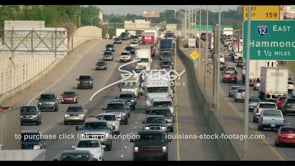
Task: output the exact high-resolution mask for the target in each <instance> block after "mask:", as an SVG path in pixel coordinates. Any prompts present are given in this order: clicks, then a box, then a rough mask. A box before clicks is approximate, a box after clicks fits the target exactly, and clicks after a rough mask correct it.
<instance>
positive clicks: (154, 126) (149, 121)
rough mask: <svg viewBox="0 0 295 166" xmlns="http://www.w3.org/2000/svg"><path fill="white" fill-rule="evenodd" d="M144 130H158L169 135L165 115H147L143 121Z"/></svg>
mask: <svg viewBox="0 0 295 166" xmlns="http://www.w3.org/2000/svg"><path fill="white" fill-rule="evenodd" d="M142 123H143V124H144V125H143V130H157V131H162V132H166V133H168V125H167V121H166V119H165V117H164V116H163V115H147V116H146V118H145V120H144V121H142Z"/></svg>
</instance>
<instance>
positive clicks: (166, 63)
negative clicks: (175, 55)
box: [160, 61, 174, 70]
mask: <svg viewBox="0 0 295 166" xmlns="http://www.w3.org/2000/svg"><path fill="white" fill-rule="evenodd" d="M160 68H161V69H168V70H172V69H173V68H174V67H173V62H171V61H162V62H161V63H160Z"/></svg>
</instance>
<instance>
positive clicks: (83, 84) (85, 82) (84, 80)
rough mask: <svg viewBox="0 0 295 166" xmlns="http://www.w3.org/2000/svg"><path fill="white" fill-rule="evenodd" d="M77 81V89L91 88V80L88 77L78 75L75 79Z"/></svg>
mask: <svg viewBox="0 0 295 166" xmlns="http://www.w3.org/2000/svg"><path fill="white" fill-rule="evenodd" d="M77 81H78V85H77V86H78V89H82V88H90V89H92V88H93V78H92V77H91V76H90V75H80V76H79V78H77Z"/></svg>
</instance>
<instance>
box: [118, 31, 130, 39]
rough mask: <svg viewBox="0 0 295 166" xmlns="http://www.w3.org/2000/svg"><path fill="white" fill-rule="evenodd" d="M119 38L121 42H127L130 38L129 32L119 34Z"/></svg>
mask: <svg viewBox="0 0 295 166" xmlns="http://www.w3.org/2000/svg"><path fill="white" fill-rule="evenodd" d="M120 38H121V40H129V39H130V38H131V35H130V33H129V32H122V33H121V34H120Z"/></svg>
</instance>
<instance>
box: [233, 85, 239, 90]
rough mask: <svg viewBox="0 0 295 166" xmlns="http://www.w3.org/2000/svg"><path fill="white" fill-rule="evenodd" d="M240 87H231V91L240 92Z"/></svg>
mask: <svg viewBox="0 0 295 166" xmlns="http://www.w3.org/2000/svg"><path fill="white" fill-rule="evenodd" d="M239 88H240V87H236V86H233V87H231V90H238V89H239Z"/></svg>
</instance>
